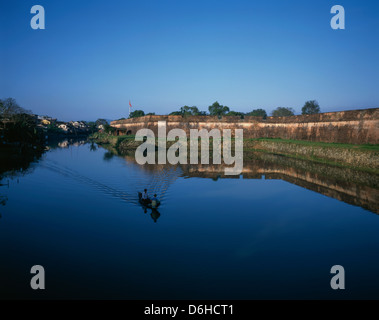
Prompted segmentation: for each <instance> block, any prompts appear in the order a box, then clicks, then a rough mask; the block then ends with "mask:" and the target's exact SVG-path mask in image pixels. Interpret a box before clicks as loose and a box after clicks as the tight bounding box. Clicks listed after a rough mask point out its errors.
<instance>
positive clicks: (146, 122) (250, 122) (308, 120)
mask: <svg viewBox="0 0 379 320" xmlns="http://www.w3.org/2000/svg"><path fill="white" fill-rule="evenodd" d="M158 121H166V122H167V130H168V131H169V130H171V129H174V128H179V129H183V130H185V131H186V133H187V134H189V130H190V129H207V130H211V129H214V128H218V129H221V130H223V129H232V130H233V132H234V129H243V130H244V138H282V139H293V140H308V141H322V142H336V143H354V144H366V143H370V144H379V108H375V109H364V110H351V111H341V112H328V113H320V114H314V115H299V116H291V117H267V119H265V120H264V119H262V118H260V117H250V116H246V117H245V118H244V119H241V118H240V117H238V116H230V117H226V116H224V117H222V118H221V119H219V118H218V117H217V116H189V117H182V116H144V117H140V118H133V119H125V120H118V121H112V122H111V126H113V127H115V128H117V129H118V132H119V133H120V134H125V133H130V134H135V133H136V132H137V131H138V130H139V129H143V128H149V129H151V130H153V131H154V133H155V134H157V130H158Z"/></svg>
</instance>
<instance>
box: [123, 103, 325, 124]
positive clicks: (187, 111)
mask: <svg viewBox="0 0 379 320" xmlns="http://www.w3.org/2000/svg"><path fill="white" fill-rule="evenodd" d="M320 112H321V109H320V105H319V104H318V102H317V101H316V100H310V101H307V102H305V104H304V106H303V107H302V109H301V114H304V115H306V114H316V113H320ZM145 115H155V113H148V114H145V112H144V111H143V110H134V111H133V112H131V113H130V115H129V118H138V117H143V116H145ZM169 115H175V116H184V117H185V116H205V115H210V116H240V117H241V118H243V117H245V116H254V117H262V118H263V119H266V118H267V112H266V110H264V109H261V108H258V109H254V110H252V111H250V112H247V113H245V112H240V111H233V110H230V108H229V107H227V106H223V105H221V104H220V103H219V102H218V101H216V102H214V103H213V104H212V105H210V106H209V107H208V112H206V111H200V110H199V109H198V107H196V106H192V107H189V106H183V107H181V108H180V110H178V111H173V112H171V113H170V114H169ZM293 115H295V110H294V109H292V108H286V107H278V108H276V109H274V110H273V111H272V112H271V116H273V117H288V116H293ZM122 119H124V118H122ZM120 120H121V119H120Z"/></svg>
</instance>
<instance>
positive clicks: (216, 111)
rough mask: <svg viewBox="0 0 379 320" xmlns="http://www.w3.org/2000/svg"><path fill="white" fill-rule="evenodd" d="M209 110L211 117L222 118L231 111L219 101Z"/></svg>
mask: <svg viewBox="0 0 379 320" xmlns="http://www.w3.org/2000/svg"><path fill="white" fill-rule="evenodd" d="M208 110H209V114H210V115H211V116H222V115H225V114H227V113H228V112H229V111H230V110H229V108H228V107H227V106H223V105H221V104H219V103H218V101H216V102H214V103H213V104H212V105H211V106H209V107H208Z"/></svg>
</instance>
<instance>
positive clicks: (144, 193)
mask: <svg viewBox="0 0 379 320" xmlns="http://www.w3.org/2000/svg"><path fill="white" fill-rule="evenodd" d="M141 199H142V201H143V202H145V203H150V201H151V200H150V199H149V196H148V194H147V189H145V190H144V191H143V193H142V197H141Z"/></svg>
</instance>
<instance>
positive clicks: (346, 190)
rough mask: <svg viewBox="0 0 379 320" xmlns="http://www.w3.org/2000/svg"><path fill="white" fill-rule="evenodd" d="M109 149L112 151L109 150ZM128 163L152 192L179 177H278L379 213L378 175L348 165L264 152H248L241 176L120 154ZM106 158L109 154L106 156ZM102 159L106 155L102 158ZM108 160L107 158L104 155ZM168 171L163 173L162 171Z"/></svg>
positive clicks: (212, 167) (216, 167)
mask: <svg viewBox="0 0 379 320" xmlns="http://www.w3.org/2000/svg"><path fill="white" fill-rule="evenodd" d="M108 152H110V153H112V150H111V151H108ZM120 157H123V158H124V159H125V161H126V162H127V164H128V165H134V166H135V169H136V170H139V171H144V172H147V173H148V174H149V175H151V176H152V177H154V178H153V180H154V181H156V182H158V183H157V184H156V185H151V186H149V188H153V189H154V188H155V192H157V193H158V192H162V190H163V192H162V193H161V196H163V197H164V192H165V190H167V188H168V187H169V185H170V184H172V183H173V182H174V181H175V180H176V179H177V178H178V177H185V178H205V179H212V180H214V181H217V180H218V179H265V180H275V179H280V180H284V181H287V182H289V183H291V184H295V185H297V186H300V187H302V188H305V189H308V190H312V191H315V192H317V193H320V194H323V195H325V196H328V197H331V198H334V199H337V200H339V201H343V202H345V203H348V204H351V205H355V206H359V207H362V208H364V209H366V210H369V211H371V212H374V213H377V214H379V176H378V175H377V174H374V173H371V172H366V171H359V170H354V169H350V168H344V167H338V166H331V165H327V164H322V163H316V162H311V161H306V160H301V159H294V158H288V157H284V156H278V155H273V154H267V153H260V152H255V153H249V154H246V155H245V157H244V166H243V171H242V173H241V175H240V176H225V175H224V169H225V165H222V164H221V165H192V164H189V165H177V166H172V165H162V164H159V165H158V164H156V165H149V164H146V165H143V166H140V165H138V164H137V163H136V162H135V158H134V152H131V153H130V154H127V155H122V156H120ZM107 158H111V157H109V156H107ZM104 160H105V159H104ZM107 160H109V159H107ZM168 171H170V173H169V174H166V175H164V174H163V175H162V173H167V172H168Z"/></svg>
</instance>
